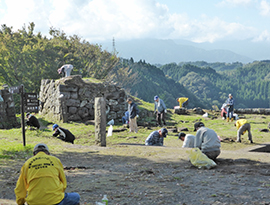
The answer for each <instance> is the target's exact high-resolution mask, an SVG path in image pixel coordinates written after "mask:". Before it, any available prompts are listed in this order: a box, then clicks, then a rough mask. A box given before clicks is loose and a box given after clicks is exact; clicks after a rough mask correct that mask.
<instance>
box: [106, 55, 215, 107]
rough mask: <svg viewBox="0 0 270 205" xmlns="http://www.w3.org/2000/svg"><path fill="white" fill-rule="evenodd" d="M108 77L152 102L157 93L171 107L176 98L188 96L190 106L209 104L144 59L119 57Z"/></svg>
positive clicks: (175, 103) (132, 92) (174, 103)
mask: <svg viewBox="0 0 270 205" xmlns="http://www.w3.org/2000/svg"><path fill="white" fill-rule="evenodd" d="M110 78H111V80H113V81H114V82H117V83H118V84H119V85H121V86H122V87H124V88H125V89H126V90H127V91H128V92H130V93H131V94H132V95H134V96H136V97H138V98H141V99H143V100H145V101H147V102H154V96H155V95H158V96H159V97H160V98H161V99H163V100H164V102H165V104H166V106H167V107H169V108H173V107H174V106H177V105H179V104H178V102H177V101H176V98H179V97H183V96H188V97H189V98H190V104H189V106H190V107H205V105H204V104H207V105H208V106H210V104H208V102H204V103H202V101H200V100H199V99H198V98H197V97H196V96H195V95H194V94H193V93H192V92H189V91H188V90H187V89H186V88H185V87H184V86H183V85H181V84H180V83H177V82H175V81H174V80H173V79H171V78H168V77H166V76H165V75H164V73H163V71H162V70H160V69H158V68H157V67H156V66H153V65H151V64H148V63H145V62H144V61H139V62H134V61H133V59H132V58H131V59H130V60H126V59H121V61H120V62H119V64H118V65H117V66H116V67H115V69H114V70H113V71H112V74H111V76H110Z"/></svg>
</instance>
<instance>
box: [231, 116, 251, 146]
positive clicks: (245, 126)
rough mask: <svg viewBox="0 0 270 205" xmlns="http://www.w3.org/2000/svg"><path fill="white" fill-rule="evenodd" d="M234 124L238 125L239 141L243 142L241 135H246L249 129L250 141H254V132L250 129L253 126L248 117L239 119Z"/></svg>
mask: <svg viewBox="0 0 270 205" xmlns="http://www.w3.org/2000/svg"><path fill="white" fill-rule="evenodd" d="M234 126H236V128H237V140H236V141H237V142H241V135H244V134H245V133H246V131H248V140H249V141H250V143H253V141H252V134H251V131H250V129H251V126H250V124H249V123H248V121H247V120H246V119H240V120H237V121H236V122H235V124H234Z"/></svg>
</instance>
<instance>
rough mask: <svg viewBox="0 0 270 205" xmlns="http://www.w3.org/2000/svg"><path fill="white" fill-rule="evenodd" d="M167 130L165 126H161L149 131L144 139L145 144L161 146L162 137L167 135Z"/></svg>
mask: <svg viewBox="0 0 270 205" xmlns="http://www.w3.org/2000/svg"><path fill="white" fill-rule="evenodd" d="M167 134H168V130H167V129H166V128H161V129H160V130H156V131H153V132H151V133H150V135H149V136H148V137H147V138H146V140H145V145H147V146H149V145H152V146H163V141H164V138H165V137H167Z"/></svg>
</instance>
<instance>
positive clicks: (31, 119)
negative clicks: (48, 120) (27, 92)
mask: <svg viewBox="0 0 270 205" xmlns="http://www.w3.org/2000/svg"><path fill="white" fill-rule="evenodd" d="M26 118H27V121H26V125H28V126H30V127H35V128H37V129H39V128H40V124H39V122H38V119H37V118H36V117H35V116H34V115H32V114H30V113H29V112H28V113H26Z"/></svg>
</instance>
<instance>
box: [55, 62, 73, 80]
mask: <svg viewBox="0 0 270 205" xmlns="http://www.w3.org/2000/svg"><path fill="white" fill-rule="evenodd" d="M72 69H73V65H71V64H65V65H63V66H62V67H61V68H59V69H58V73H59V74H62V73H64V74H65V77H68V76H70V73H71V71H72Z"/></svg>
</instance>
